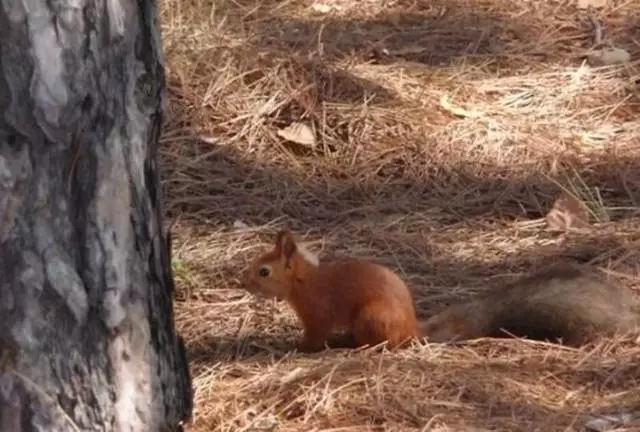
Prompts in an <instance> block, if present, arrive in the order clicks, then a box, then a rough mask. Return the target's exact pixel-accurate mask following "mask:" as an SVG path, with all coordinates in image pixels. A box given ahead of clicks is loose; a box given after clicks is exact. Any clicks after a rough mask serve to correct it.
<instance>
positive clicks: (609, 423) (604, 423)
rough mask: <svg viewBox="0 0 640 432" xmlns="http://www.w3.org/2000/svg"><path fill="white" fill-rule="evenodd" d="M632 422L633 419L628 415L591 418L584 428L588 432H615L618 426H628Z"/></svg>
mask: <svg viewBox="0 0 640 432" xmlns="http://www.w3.org/2000/svg"><path fill="white" fill-rule="evenodd" d="M633 421H634V417H633V415H632V414H630V413H621V414H613V415H601V416H592V417H591V419H590V420H589V421H587V423H586V424H585V428H586V429H587V430H588V431H590V432H604V431H610V430H615V428H617V427H619V426H624V425H630V424H631V423H632V422H633ZM625 430H631V429H625Z"/></svg>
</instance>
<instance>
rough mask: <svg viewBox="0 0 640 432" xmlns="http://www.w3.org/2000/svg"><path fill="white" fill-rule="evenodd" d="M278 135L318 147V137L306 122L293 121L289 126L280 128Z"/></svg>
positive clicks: (308, 145)
mask: <svg viewBox="0 0 640 432" xmlns="http://www.w3.org/2000/svg"><path fill="white" fill-rule="evenodd" d="M278 136H279V137H281V138H284V139H286V140H287V141H292V142H294V143H296V144H300V145H303V146H306V147H311V148H312V149H315V148H316V137H315V135H314V134H313V131H312V130H311V128H310V127H309V126H307V125H306V124H304V123H301V122H296V123H291V124H290V125H289V126H287V127H285V128H283V129H280V130H278Z"/></svg>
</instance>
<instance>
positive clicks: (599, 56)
mask: <svg viewBox="0 0 640 432" xmlns="http://www.w3.org/2000/svg"><path fill="white" fill-rule="evenodd" d="M587 59H588V60H589V64H591V65H592V66H607V65H613V64H617V63H626V62H628V61H629V60H631V54H629V53H628V52H627V51H625V50H623V49H622V48H604V49H601V50H596V51H594V52H592V53H591V54H590V55H589V56H588V58H587Z"/></svg>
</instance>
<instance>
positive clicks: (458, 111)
mask: <svg viewBox="0 0 640 432" xmlns="http://www.w3.org/2000/svg"><path fill="white" fill-rule="evenodd" d="M440 106H442V108H444V109H445V110H447V111H449V112H450V113H451V114H453V115H456V116H459V117H480V116H481V115H482V113H481V112H478V111H467V110H466V109H464V108H462V107H459V106H455V105H453V104H452V103H451V101H450V100H449V96H448V95H446V94H445V95H442V97H441V98H440Z"/></svg>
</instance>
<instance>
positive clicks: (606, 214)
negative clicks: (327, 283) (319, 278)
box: [160, 0, 640, 431]
mask: <svg viewBox="0 0 640 432" xmlns="http://www.w3.org/2000/svg"><path fill="white" fill-rule="evenodd" d="M316 3H318V4H322V5H325V6H331V7H333V9H332V10H331V11H330V12H328V13H318V12H314V9H313V7H312V5H313V4H314V2H313V1H310V0H304V1H303V0H291V1H274V0H266V1H258V0H237V1H232V0H229V1H226V0H219V1H217V0H163V1H162V2H161V5H160V7H161V22H162V29H163V38H164V47H165V53H166V60H165V61H166V68H167V84H168V96H169V98H168V99H169V100H168V115H167V120H166V125H165V132H164V136H163V142H162V148H161V162H162V167H163V178H164V185H165V192H164V193H165V209H166V212H167V215H168V218H169V221H170V222H171V223H173V224H174V228H173V233H174V263H173V265H174V273H175V276H176V280H177V282H178V292H177V303H176V314H177V315H176V316H177V324H178V326H179V330H180V332H181V333H182V334H183V335H184V336H185V337H186V339H187V345H188V349H189V355H190V358H191V366H192V372H193V375H194V385H195V387H196V412H195V418H194V424H193V425H192V426H191V427H190V430H194V431H211V430H216V431H258V430H261V431H267V430H273V431H294V430H295V431H312V430H314V431H330V430H331V431H370V430H394V431H410V430H416V431H427V430H432V431H436V430H438V431H454V430H455V431H462V430H464V431H470V430H501V431H511V430H514V431H515V430H518V431H534V430H540V431H556V430H557V431H566V430H580V428H581V427H582V425H583V424H584V418H585V415H587V414H589V413H592V412H601V411H603V410H608V409H612V410H620V409H622V410H628V409H630V408H633V407H635V408H637V407H638V406H640V365H639V364H638V359H639V358H640V348H639V347H638V346H637V344H634V343H632V342H630V341H604V342H602V343H601V344H599V345H598V346H596V347H587V348H585V349H583V350H572V349H567V348H562V347H557V346H550V345H545V344H536V343H531V342H526V341H515V340H514V341H500V342H496V341H477V342H474V343H470V344H467V345H463V346H458V347H443V346H437V345H418V344H416V345H415V346H414V347H412V348H409V349H406V350H402V351H399V352H396V353H392V354H390V353H388V352H380V351H376V350H369V351H344V350H335V351H333V352H325V353H320V354H316V355H299V354H295V353H294V352H292V351H291V348H292V346H293V343H294V340H295V339H296V338H297V337H299V334H300V333H299V332H300V330H299V327H298V325H297V323H296V321H295V318H294V317H293V315H292V313H291V311H290V310H289V309H288V308H287V307H286V306H285V305H283V304H276V303H266V304H264V303H262V304H261V303H260V302H258V301H257V300H256V299H254V298H252V297H250V296H248V295H246V294H245V293H244V292H243V291H242V290H240V289H239V287H240V282H239V278H240V275H241V274H242V271H243V270H244V269H245V266H246V264H247V261H248V260H249V259H251V258H252V257H253V256H254V254H255V253H256V252H257V248H258V247H260V246H263V245H264V242H269V241H270V240H271V235H272V234H273V233H274V232H275V230H277V229H278V228H280V227H283V226H285V225H287V226H289V227H292V228H293V229H295V230H297V231H299V232H300V233H302V234H305V235H306V236H307V238H308V239H309V240H316V241H317V242H316V243H315V246H314V248H315V249H316V250H317V251H321V253H322V254H323V255H325V256H334V255H336V254H337V255H340V254H349V255H358V256H365V257H369V258H371V259H374V260H376V261H378V262H382V263H385V264H388V265H390V266H392V267H393V268H394V269H396V270H398V271H399V272H400V273H401V274H402V276H403V277H405V278H406V280H407V281H408V282H409V283H410V285H411V287H412V289H413V291H414V293H415V297H416V302H417V305H418V309H419V311H420V314H421V315H423V316H426V315H429V314H430V313H433V312H434V311H436V310H438V309H440V308H441V307H442V306H443V305H444V304H446V303H449V302H451V301H454V300H455V299H462V298H466V297H468V296H469V295H471V294H473V293H474V292H478V291H481V290H484V289H487V288H488V287H489V286H490V285H493V284H495V283H499V282H500V281H504V280H506V279H509V278H511V277H513V276H516V275H518V274H521V273H524V272H526V271H528V270H529V269H531V268H532V267H537V266H543V265H545V263H547V262H549V261H555V260H557V259H558V258H557V257H558V255H563V256H572V257H575V258H578V259H580V260H582V261H591V262H592V263H593V264H594V265H597V266H599V267H600V268H602V269H603V270H604V271H607V272H609V273H611V274H612V275H613V276H614V277H617V278H619V279H620V280H621V281H622V282H623V283H626V284H629V285H630V286H632V287H634V288H640V278H638V263H639V262H640V253H638V249H639V245H640V231H638V228H637V227H638V223H639V222H640V213H639V211H638V209H639V203H640V192H639V191H640V145H639V144H640V121H639V120H638V118H639V116H640V99H639V96H640V88H639V87H638V86H639V83H640V67H639V64H638V63H637V62H633V63H629V64H626V65H623V66H614V67H606V68H592V67H589V66H587V65H585V64H584V63H583V56H584V55H585V54H586V53H588V52H589V50H590V49H591V48H592V45H593V44H592V39H593V35H594V32H593V29H592V23H591V22H592V20H591V18H597V19H600V20H602V22H603V23H604V29H605V32H604V36H605V40H606V41H607V42H611V43H613V44H615V45H616V46H618V47H622V48H624V49H626V50H627V51H629V52H630V53H631V54H632V57H633V58H634V59H638V58H640V1H638V0H632V1H612V2H611V3H612V4H611V5H610V6H608V7H607V8H606V9H603V10H601V11H599V12H593V13H589V12H587V11H580V10H577V9H575V8H574V6H572V3H573V2H570V1H551V0H537V1H533V0H531V1H522V2H519V3H518V2H506V1H503V0H478V1H473V2H471V1H460V0H454V1H439V0H436V1H428V0H411V1H409V0H362V1H354V0H325V1H319V0H318V1H317V2H316ZM443 97H448V98H449V100H450V101H451V102H452V103H453V104H456V105H459V106H463V107H464V108H465V109H466V110H467V111H468V112H471V113H474V115H470V116H462V117H460V116H456V115H454V114H452V113H451V112H449V111H447V110H446V109H444V108H443V103H442V101H443ZM301 120H302V121H306V122H308V123H309V124H311V125H312V126H313V127H314V129H315V130H316V133H317V136H318V144H319V145H318V148H317V149H316V151H311V150H310V149H305V148H300V147H296V146H294V145H289V144H287V143H284V142H283V141H282V140H281V139H280V138H278V136H277V134H276V132H277V130H278V128H281V127H284V126H287V125H289V124H290V123H292V122H294V121H301ZM562 188H567V189H569V190H571V191H572V193H574V194H576V195H578V196H580V197H582V198H583V199H585V200H586V201H587V204H588V205H589V207H590V209H591V211H592V213H593V215H594V219H595V222H596V223H595V224H594V229H593V230H591V231H589V232H584V233H580V234H577V233H572V234H558V233H552V232H548V231H547V230H545V225H544V223H543V221H542V219H541V218H542V217H543V216H544V214H545V213H546V212H547V211H548V210H549V209H550V207H551V205H552V203H553V200H554V198H555V196H556V195H557V193H558V191H559V190H560V189H562ZM633 428H634V427H633V426H631V427H630V428H629V427H628V428H627V429H626V430H634V429H633ZM620 430H622V429H620ZM635 430H640V426H635Z"/></svg>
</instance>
